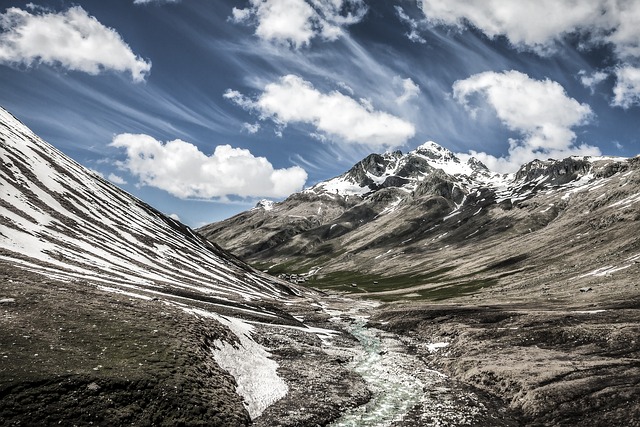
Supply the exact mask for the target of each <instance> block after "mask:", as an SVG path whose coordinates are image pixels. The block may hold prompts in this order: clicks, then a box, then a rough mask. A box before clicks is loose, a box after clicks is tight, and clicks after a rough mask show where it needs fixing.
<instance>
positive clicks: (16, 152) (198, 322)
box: [0, 109, 368, 426]
mask: <svg viewBox="0 0 640 427" xmlns="http://www.w3.org/2000/svg"><path fill="white" fill-rule="evenodd" d="M0 192H1V193H2V198H0V325H1V327H0V424H1V425H54V424H55V425H58V424H59V423H64V424H66V423H72V424H76V425H89V424H97V425H123V424H135V425H219V426H230V425H233V426H235V425H248V424H250V423H251V422H252V421H253V422H254V423H256V425H273V423H274V421H273V419H274V417H276V416H277V417H278V420H279V422H282V423H284V424H283V425H285V424H286V423H287V422H289V423H295V422H297V421H295V420H298V421H299V418H300V416H299V415H298V414H297V413H296V411H294V410H293V409H294V408H295V406H296V405H304V406H306V407H307V408H308V410H307V411H306V412H305V417H306V418H305V419H307V420H308V421H309V423H314V422H318V420H331V419H335V418H337V417H338V415H339V413H340V411H341V410H342V409H344V408H348V407H351V406H354V405H358V404H360V403H362V402H363V401H365V400H366V399H367V397H368V391H367V390H366V389H365V388H364V386H363V381H362V380H361V379H359V378H358V377H357V376H356V375H355V374H353V373H351V372H350V371H349V370H348V369H347V368H346V367H345V366H342V365H341V364H340V363H338V362H337V361H335V360H333V359H330V358H328V357H327V356H326V354H325V353H324V352H323V351H322V342H323V341H322V340H321V338H323V339H324V338H325V337H326V336H333V335H334V334H338V335H339V332H338V330H339V329H340V327H339V325H337V326H335V327H332V329H331V330H328V329H322V328H318V327H315V326H314V325H325V324H327V318H328V317H329V316H328V315H323V313H322V312H320V313H316V315H315V318H316V321H314V318H313V317H312V316H309V319H307V320H305V321H304V322H303V318H302V317H301V316H299V315H297V314H296V313H298V312H299V311H300V310H306V311H311V312H312V313H313V310H314V309H315V308H317V307H318V306H317V305H315V306H311V304H315V303H314V298H315V294H314V293H312V292H307V291H305V292H304V293H303V292H301V291H300V290H299V289H296V288H295V287H293V286H289V285H287V284H286V283H284V282H281V281H279V280H278V279H275V278H273V277H270V276H266V275H263V274H262V273H260V272H257V271H255V270H253V269H252V268H251V267H249V266H247V265H246V264H244V263H243V262H241V261H239V260H238V259H236V258H235V257H233V256H231V255H229V254H227V253H226V252H225V251H223V250H222V249H220V248H219V247H218V246H216V245H215V244H213V243H210V242H208V241H206V240H205V239H203V238H202V237H200V236H199V235H197V234H196V233H194V232H193V231H192V230H191V229H189V228H188V227H186V226H184V225H183V224H180V223H179V222H177V221H174V220H173V219H171V218H169V217H167V216H165V215H163V214H161V213H160V212H158V211H156V210H155V209H153V208H152V207H150V206H148V205H146V204H145V203H143V202H141V201H140V200H138V199H136V198H134V197H132V196H131V195H129V194H127V193H126V192H124V191H122V190H120V189H118V188H117V187H115V186H114V185H112V184H110V183H108V182H107V181H105V180H103V179H102V178H100V177H99V176H97V175H96V174H95V173H93V172H91V171H89V170H87V169H85V168H84V167H82V166H80V165H79V164H77V163H76V162H74V161H73V160H71V159H69V158H68V157H66V156H65V155H63V154H62V153H61V152H59V151H58V150H56V149H55V148H54V147H52V146H51V145H49V144H48V143H46V142H44V141H43V140H41V139H40V138H38V137H37V136H36V135H34V134H33V133H32V132H31V131H30V130H29V129H27V128H26V127H25V126H24V125H23V124H22V123H20V122H19V121H18V120H17V119H15V118H14V117H13V116H12V115H11V114H9V113H8V112H7V111H5V110H2V109H0ZM309 322H310V323H309ZM345 345H353V340H352V341H350V339H349V338H345ZM272 347H275V348H276V351H273V352H270V351H269V349H271V348H272ZM303 349H304V351H303ZM303 356H304V357H303ZM308 365H309V366H314V369H318V370H319V371H320V372H322V374H321V375H315V374H314V376H313V381H314V382H315V383H311V382H310V381H311V380H309V379H306V380H305V379H304V377H305V369H304V367H305V366H308ZM301 378H302V379H301ZM325 383H326V384H325ZM319 387H324V391H323V396H324V399H323V400H322V401H321V402H320V401H318V399H317V394H316V395H315V396H308V397H307V396H305V394H304V393H306V391H308V390H316V392H318V389H319ZM292 402H295V404H292ZM282 405H288V406H287V408H288V409H291V411H290V412H285V411H284V410H283V409H282ZM265 411H267V412H268V411H271V412H268V413H267V414H265ZM269 414H271V415H269ZM296 417H298V418H296ZM287 420H289V421H287ZM291 420H293V421H291ZM261 423H262V424H261Z"/></svg>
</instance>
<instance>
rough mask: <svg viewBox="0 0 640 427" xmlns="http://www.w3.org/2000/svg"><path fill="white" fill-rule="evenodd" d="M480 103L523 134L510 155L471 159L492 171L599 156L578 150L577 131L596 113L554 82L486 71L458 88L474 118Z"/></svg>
mask: <svg viewBox="0 0 640 427" xmlns="http://www.w3.org/2000/svg"><path fill="white" fill-rule="evenodd" d="M478 95H479V96H480V98H481V99H484V100H486V102H487V104H488V105H489V106H491V107H492V108H493V110H494V111H495V113H496V115H497V117H498V119H500V121H501V122H502V123H503V124H504V125H505V126H506V127H507V128H509V129H510V130H512V131H516V132H518V133H520V134H521V135H522V138H521V139H517V140H516V139H510V140H509V152H508V156H506V157H501V158H496V157H494V156H492V155H489V154H486V153H477V152H472V153H471V154H472V155H473V156H475V157H477V158H479V159H480V160H481V161H483V162H484V163H485V164H486V165H487V166H488V167H489V168H490V169H493V170H496V171H500V172H513V171H514V170H516V169H517V168H518V167H519V166H520V165H521V164H523V163H525V162H529V161H531V160H533V159H536V158H564V157H567V156H572V155H600V150H599V149H598V148H597V147H592V146H588V145H584V144H583V145H579V146H576V145H575V140H576V134H575V132H574V131H573V130H572V129H573V128H574V127H576V126H580V125H584V124H587V123H588V122H589V121H590V120H591V119H592V117H593V112H592V111H591V108H590V107H589V106H588V105H586V104H581V103H579V102H578V101H576V100H575V99H573V98H571V97H569V96H568V95H567V93H566V92H565V90H564V88H563V87H562V86H560V84H558V83H557V82H554V81H551V80H534V79H531V78H530V77H529V76H527V75H526V74H523V73H520V72H518V71H508V72H504V73H495V72H485V73H480V74H476V75H473V76H471V77H469V78H468V79H465V80H458V81H456V82H455V83H454V84H453V96H454V99H456V100H457V101H458V102H459V103H461V104H462V105H464V106H465V108H467V109H468V110H469V111H470V112H471V114H472V115H474V113H475V112H476V111H477V107H474V106H473V105H472V102H474V101H477V100H478Z"/></svg>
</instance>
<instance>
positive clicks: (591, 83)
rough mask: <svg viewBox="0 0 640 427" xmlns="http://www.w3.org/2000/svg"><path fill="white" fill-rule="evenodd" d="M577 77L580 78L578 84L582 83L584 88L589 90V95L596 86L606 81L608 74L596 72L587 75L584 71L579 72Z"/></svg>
mask: <svg viewBox="0 0 640 427" xmlns="http://www.w3.org/2000/svg"><path fill="white" fill-rule="evenodd" d="M578 75H579V76H580V83H582V85H583V86H584V87H588V88H589V89H590V90H591V93H593V92H594V90H595V87H596V86H597V85H598V84H600V83H602V82H603V81H605V80H606V79H607V77H609V74H607V73H605V72H604V71H596V72H595V73H592V74H587V73H586V71H584V70H580V72H579V73H578Z"/></svg>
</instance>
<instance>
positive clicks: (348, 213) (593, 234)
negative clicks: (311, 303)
mask: <svg viewBox="0 0 640 427" xmlns="http://www.w3.org/2000/svg"><path fill="white" fill-rule="evenodd" d="M639 202H640V158H638V157H636V158H632V159H623V158H596V157H592V158H575V157H574V158H568V159H564V160H547V161H534V162H531V163H529V164H526V165H523V166H522V168H521V169H520V170H519V171H518V172H517V173H516V174H513V175H503V176H501V175H497V174H492V173H490V172H489V171H488V170H487V169H486V168H485V167H484V166H483V165H482V164H481V163H480V162H478V161H477V160H475V159H471V160H470V161H469V162H467V163H463V162H461V161H460V160H459V159H458V158H456V156H455V155H453V154H452V153H451V152H449V151H448V150H446V149H444V148H442V147H439V146H437V145H436V144H434V143H427V144H425V145H423V146H422V147H419V148H418V149H417V150H415V151H412V152H410V153H408V154H406V155H402V154H401V153H399V152H395V153H387V154H384V155H376V154H374V155H371V156H369V157H367V158H365V159H364V160H362V161H361V162H359V163H358V164H356V165H355V166H354V167H353V168H352V169H351V170H350V171H348V172H347V173H345V174H344V175H341V176H339V177H337V178H334V179H331V180H329V181H326V182H323V183H320V184H317V185H316V186H314V187H312V188H310V189H308V190H305V191H303V192H301V193H298V194H294V195H292V196H291V197H289V198H288V199H287V200H285V201H283V202H281V203H275V204H273V205H271V206H270V207H269V209H265V208H264V207H263V206H258V207H256V208H254V209H253V210H251V211H248V212H244V213H242V214H240V215H237V216H235V217H233V218H230V219H228V220H225V221H222V222H220V223H216V224H211V225H209V226H206V227H203V228H202V229H200V230H199V232H200V233H202V234H203V235H204V236H206V237H208V238H210V239H215V240H216V241H218V242H219V243H220V244H221V245H222V246H223V247H225V248H227V249H229V250H230V251H231V252H233V253H235V254H236V255H238V256H239V257H241V258H243V259H245V260H246V261H248V262H250V263H252V264H254V265H256V266H259V267H260V268H263V269H265V270H269V271H270V272H273V273H297V274H303V275H306V278H307V281H308V283H310V284H313V285H316V286H321V287H325V288H333V289H341V290H347V291H350V292H366V293H368V294H372V293H375V294H376V296H378V297H379V298H382V299H387V300H388V299H399V298H400V299H403V298H413V299H421V298H426V299H430V300H438V299H443V298H448V297H452V296H461V295H465V294H471V293H474V294H475V296H474V298H481V299H482V298H489V299H492V298H495V295H493V292H494V291H496V292H500V293H501V294H504V295H503V296H509V297H512V298H516V299H517V298H526V297H527V296H528V295H529V294H530V293H535V294H536V295H538V294H541V293H545V294H548V297H549V298H571V297H573V295H575V294H576V292H577V293H578V294H580V292H579V289H580V288H583V287H584V288H591V289H590V291H589V292H591V291H593V293H605V294H607V295H609V296H611V297H615V296H616V295H617V296H621V295H622V294H624V293H625V292H627V290H628V289H627V288H628V286H629V283H628V282H629V280H628V279H629V278H630V277H637V275H638V272H639V268H640V264H639V262H640V240H639V238H638V231H640V215H639V214H638V206H639V205H638V203H639ZM604 276H606V277H607V283H606V286H604V285H602V282H601V280H600V278H601V277H604ZM303 277H305V276H303ZM496 285H500V286H496ZM477 291H481V292H480V293H479V294H478V293H477ZM583 293H584V294H586V293H587V292H583ZM583 296H584V295H583Z"/></svg>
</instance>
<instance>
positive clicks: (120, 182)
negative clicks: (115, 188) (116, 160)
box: [107, 173, 127, 185]
mask: <svg viewBox="0 0 640 427" xmlns="http://www.w3.org/2000/svg"><path fill="white" fill-rule="evenodd" d="M107 179H108V180H109V181H111V182H113V183H114V184H117V185H124V184H126V183H127V181H125V180H124V178H122V177H121V176H118V175H116V174H115V173H110V174H109V177H108V178H107Z"/></svg>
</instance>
